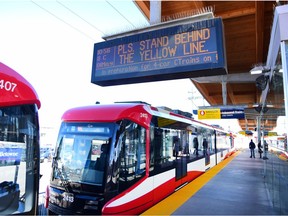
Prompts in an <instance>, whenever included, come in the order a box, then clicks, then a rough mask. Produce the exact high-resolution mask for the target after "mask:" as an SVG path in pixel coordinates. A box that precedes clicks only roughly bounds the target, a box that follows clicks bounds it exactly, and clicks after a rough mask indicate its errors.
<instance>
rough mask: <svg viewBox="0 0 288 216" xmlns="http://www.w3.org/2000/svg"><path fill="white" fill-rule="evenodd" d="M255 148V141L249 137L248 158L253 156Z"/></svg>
mask: <svg viewBox="0 0 288 216" xmlns="http://www.w3.org/2000/svg"><path fill="white" fill-rule="evenodd" d="M255 148H256V145H255V143H254V142H253V140H252V139H251V141H250V143H249V149H250V158H252V157H253V158H255Z"/></svg>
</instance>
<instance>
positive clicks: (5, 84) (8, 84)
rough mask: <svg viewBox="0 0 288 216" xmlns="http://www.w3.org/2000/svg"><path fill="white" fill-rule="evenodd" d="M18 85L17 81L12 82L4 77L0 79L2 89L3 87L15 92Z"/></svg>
mask: <svg viewBox="0 0 288 216" xmlns="http://www.w3.org/2000/svg"><path fill="white" fill-rule="evenodd" d="M16 87H17V84H16V83H13V82H10V81H6V80H3V79H1V80H0V89H3V90H5V91H10V92H14V90H15V88H16Z"/></svg>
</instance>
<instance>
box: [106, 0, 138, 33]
mask: <svg viewBox="0 0 288 216" xmlns="http://www.w3.org/2000/svg"><path fill="white" fill-rule="evenodd" d="M105 1H106V2H107V3H108V4H109V5H110V6H111V7H112V8H113V9H114V10H115V11H117V13H119V14H120V16H122V17H123V18H124V19H125V20H126V21H127V22H129V23H130V24H131V25H132V26H133V27H134V28H136V26H135V25H133V23H131V22H130V20H128V19H127V18H126V17H125V16H124V15H123V14H122V13H121V12H120V11H119V10H118V9H117V8H115V7H114V6H113V5H112V4H111V3H110V2H108V1H107V0H105Z"/></svg>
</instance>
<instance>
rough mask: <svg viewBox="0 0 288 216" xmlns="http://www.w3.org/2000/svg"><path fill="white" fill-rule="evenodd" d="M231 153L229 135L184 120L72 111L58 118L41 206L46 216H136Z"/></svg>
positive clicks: (119, 109)
mask: <svg viewBox="0 0 288 216" xmlns="http://www.w3.org/2000/svg"><path fill="white" fill-rule="evenodd" d="M196 140H197V141H198V148H197V146H196V145H197V142H196ZM204 140H206V141H205V142H204ZM203 143H204V144H203ZM233 149H234V144H233V136H232V135H231V134H230V133H228V132H226V131H224V130H222V129H219V128H217V127H213V126H210V125H207V124H204V123H201V122H198V121H196V120H193V119H192V118H191V116H189V115H187V113H183V112H179V111H177V112H173V111H171V110H167V109H163V108H157V107H153V106H151V105H149V104H146V103H115V104H111V105H99V104H96V105H91V106H86V107H78V108H72V109H70V110H68V111H66V112H65V113H64V114H63V116H62V123H61V127H60V131H59V135H58V140H57V145H56V149H55V157H54V159H53V163H52V174H51V181H50V185H49V187H48V188H47V191H46V200H47V202H46V206H47V207H48V209H49V214H82V215H85V214H94V215H96V214H122V215H123V214H125V215H137V214H141V213H142V212H144V211H145V210H147V209H148V208H150V207H151V206H153V205H155V204H156V203H157V202H159V201H160V200H162V199H164V198H165V197H167V196H168V195H170V194H171V193H173V192H174V191H175V190H177V189H178V188H180V187H182V186H183V185H185V184H186V183H187V182H190V181H192V180H193V179H195V178H197V177H198V176H199V175H201V174H203V173H204V172H205V171H206V170H207V169H210V168H211V167H213V166H215V165H216V164H217V163H219V162H221V161H222V160H224V158H225V157H226V156H227V155H229V154H230V153H231V152H232V151H233Z"/></svg>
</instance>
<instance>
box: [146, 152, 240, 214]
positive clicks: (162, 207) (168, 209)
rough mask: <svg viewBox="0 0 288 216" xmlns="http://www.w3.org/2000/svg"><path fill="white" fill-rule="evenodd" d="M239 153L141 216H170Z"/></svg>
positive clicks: (236, 153)
mask: <svg viewBox="0 0 288 216" xmlns="http://www.w3.org/2000/svg"><path fill="white" fill-rule="evenodd" d="M239 153H240V151H237V152H235V153H234V154H232V155H231V156H230V157H228V158H227V159H225V160H223V161H222V162H221V163H219V164H218V165H217V166H215V167H213V168H211V169H210V170H208V171H207V172H206V173H204V174H203V175H201V176H199V177H198V178H196V179H194V180H193V181H192V182H190V183H189V184H187V185H186V186H185V187H183V188H181V189H180V190H178V191H177V192H175V193H173V194H171V195H170V196H169V197H167V198H165V199H164V200H162V201H161V202H159V203H158V204H156V205H155V206H153V207H151V208H150V209H148V210H147V211H145V212H143V213H142V214H141V215H171V214H172V213H173V212H174V211H176V210H177V209H178V208H179V207H180V206H181V205H183V204H184V203H185V202H186V201H187V200H188V199H189V198H190V197H191V196H193V195H194V194H195V193H196V192H197V191H198V190H200V189H201V188H202V187H203V186H204V185H205V184H207V182H209V181H210V180H211V179H212V178H213V177H214V176H215V175H217V174H218V172H220V171H221V170H222V169H223V168H224V167H225V166H226V165H227V164H228V163H230V162H231V161H232V160H233V159H234V157H236V156H237V155H238V154H239Z"/></svg>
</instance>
